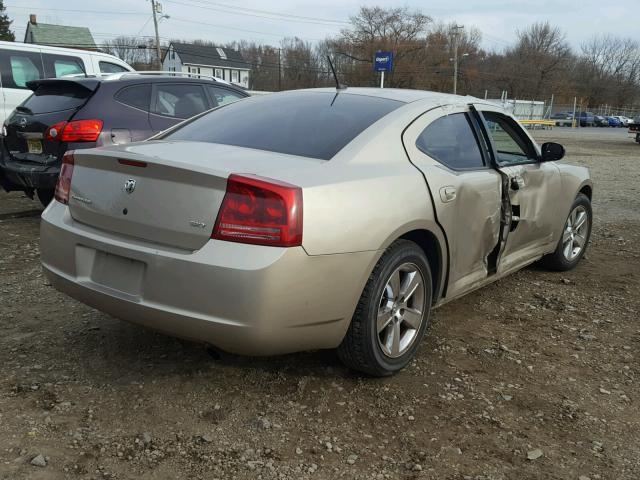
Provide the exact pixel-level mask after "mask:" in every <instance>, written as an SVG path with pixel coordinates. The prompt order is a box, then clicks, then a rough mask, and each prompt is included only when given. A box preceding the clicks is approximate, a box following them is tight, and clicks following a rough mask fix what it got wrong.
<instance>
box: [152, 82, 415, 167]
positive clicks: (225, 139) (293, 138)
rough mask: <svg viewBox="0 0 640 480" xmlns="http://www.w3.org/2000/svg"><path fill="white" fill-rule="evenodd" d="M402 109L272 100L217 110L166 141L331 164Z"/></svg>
mask: <svg viewBox="0 0 640 480" xmlns="http://www.w3.org/2000/svg"><path fill="white" fill-rule="evenodd" d="M402 105H403V102H398V101H395V100H389V99H385V98H378V97H368V96H363V95H350V94H348V93H339V94H338V95H336V94H335V93H325V92H289V93H286V94H269V95H264V96H260V97H252V98H249V99H246V100H241V101H239V102H235V103H232V104H229V105H226V106H224V107H222V108H218V109H215V110H213V111H211V112H210V113H207V114H206V115H203V116H202V117H199V118H197V119H195V120H194V121H192V122H188V123H187V124H185V125H184V126H183V127H181V128H179V129H178V130H174V131H173V132H171V133H168V134H167V135H165V136H164V137H162V138H164V139H166V140H190V141H196V142H209V143H222V144H225V145H235V146H239V147H246V148H255V149H258V150H267V151H270V152H278V153H286V154H290V155H300V156H303V157H312V158H320V159H323V160H329V159H330V158H331V157H333V156H334V155H335V154H336V153H338V152H339V151H340V150H341V149H342V148H343V147H344V146H345V145H347V144H348V143H349V142H350V141H351V140H353V139H354V138H355V137H356V136H357V135H358V134H360V133H361V132H362V131H363V130H365V129H366V128H367V127H369V126H370V125H371V124H373V123H374V122H376V121H377V120H379V119H380V118H382V117H383V116H385V115H386V114H388V113H389V112H391V111H393V110H395V109H396V108H398V107H400V106H402Z"/></svg>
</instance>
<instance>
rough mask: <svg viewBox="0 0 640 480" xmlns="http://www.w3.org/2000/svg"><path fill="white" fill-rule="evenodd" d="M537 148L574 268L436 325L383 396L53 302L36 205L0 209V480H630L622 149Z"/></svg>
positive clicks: (632, 422)
mask: <svg viewBox="0 0 640 480" xmlns="http://www.w3.org/2000/svg"><path fill="white" fill-rule="evenodd" d="M535 136H536V137H538V138H539V139H540V140H541V141H544V140H557V141H560V142H562V143H564V144H565V146H566V147H567V151H568V158H567V161H569V162H572V163H578V164H581V165H587V166H589V167H591V169H592V174H593V177H594V181H595V198H594V208H595V227H594V232H593V237H592V244H591V246H590V250H589V251H588V254H587V257H586V259H585V260H584V261H583V262H581V264H580V266H579V267H578V268H577V269H575V270H574V271H572V272H568V273H563V274H558V273H548V272H545V271H542V270H540V269H538V268H536V267H531V268H528V269H525V270H524V271H521V272H519V273H517V274H515V275H513V276H511V277H510V278H508V279H504V280H502V281H500V282H498V283H496V284H493V285H491V286H489V287H486V288H484V289H482V290H480V291H477V292H475V293H473V294H471V295H469V296H467V297H465V298H463V299H461V300H459V301H456V302H453V303H451V304H448V305H446V306H444V307H442V308H441V309H438V310H437V311H436V312H435V314H434V316H433V323H432V325H431V326H430V329H429V331H428V335H427V337H426V338H425V340H424V341H423V345H422V348H421V349H420V351H419V354H418V356H417V358H416V360H415V361H414V362H413V363H412V364H411V365H410V366H409V367H408V368H407V369H406V370H405V371H403V372H401V373H400V374H398V375H396V376H394V377H392V378H386V379H381V380H380V379H369V378H363V377H359V376H356V375H354V374H352V373H350V372H349V371H347V370H346V369H345V368H343V367H342V366H341V365H340V364H339V363H338V361H337V359H336V358H335V355H334V354H333V353H332V352H311V353H302V354H295V355H288V356H283V357H277V358H267V359H253V358H238V357H225V358H223V359H214V358H212V357H211V356H210V355H208V354H207V352H206V351H205V350H204V349H203V348H202V347H201V346H199V345H195V344H191V343H186V342H182V341H180V340H176V339H174V338H170V337H167V336H163V335H161V334H157V333H154V332H151V331H148V330H145V329H143V328H141V327H137V326H135V325H130V324H127V323H125V322H122V321H118V320H115V319H113V318H110V317H108V316H106V315H104V314H102V313H100V312H97V311H94V310H92V309H90V308H88V307H86V306H84V305H82V304H80V303H78V302H76V301H74V300H71V299H69V298H67V297H65V296H64V295H62V294H60V293H58V292H56V291H55V290H53V288H51V286H50V285H48V283H47V282H46V280H45V279H44V277H43V276H42V273H41V270H40V264H39V260H38V223H39V211H40V209H39V208H38V205H37V203H36V202H34V201H31V200H29V199H27V198H25V197H24V196H22V195H18V194H15V193H14V194H0V296H1V307H2V308H1V311H0V329H1V331H2V335H1V336H0V365H1V366H2V368H1V369H0V478H2V479H12V480H13V479H22V478H33V479H59V478H60V479H61V478H70V479H90V478H93V479H134V478H135V479H138V480H144V479H159V480H163V479H176V478H189V479H216V478H218V479H255V478H261V479H285V478H291V479H305V478H310V479H327V478H331V479H335V478H346V479H372V478H373V479H377V478H379V479H392V478H403V479H405V478H406V479H413V478H416V479H460V480H463V479H473V480H480V479H484V480H490V479H496V480H497V479H518V480H521V479H529V478H538V479H539V478H545V479H563V480H566V479H575V480H586V479H592V480H593V479H616V480H618V479H637V478H640V428H639V427H640V419H639V417H638V412H639V411H640V386H639V385H638V381H637V380H638V349H639V348H640V326H639V325H638V312H639V311H640V276H639V273H638V272H639V268H638V267H640V260H639V253H640V248H639V243H638V240H639V238H638V237H639V234H640V213H639V212H640V195H639V191H638V178H640V146H638V145H637V144H635V143H633V141H632V140H629V139H627V138H626V132H625V131H624V130H622V129H619V130H614V129H583V130H581V131H579V132H575V131H571V130H569V129H559V128H556V129H554V130H552V131H541V132H536V133H535Z"/></svg>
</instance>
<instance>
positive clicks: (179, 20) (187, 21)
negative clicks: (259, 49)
mask: <svg viewBox="0 0 640 480" xmlns="http://www.w3.org/2000/svg"><path fill="white" fill-rule="evenodd" d="M171 20H177V21H178V22H186V23H193V24H196V25H205V26H207V27H216V28H224V29H227V30H236V31H239V32H248V33H256V34H258V35H268V36H271V37H278V38H287V35H280V34H277V33H268V32H260V31H257V30H248V29H246V28H239V27H230V26H228V25H219V24H214V23H207V22H198V21H197V20H189V19H187V18H179V17H174V16H172V17H171ZM297 38H300V39H303V40H312V41H314V42H321V41H322V39H320V38H309V37H300V36H298V37H297Z"/></svg>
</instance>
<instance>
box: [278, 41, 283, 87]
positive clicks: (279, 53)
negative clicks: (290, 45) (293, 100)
mask: <svg viewBox="0 0 640 480" xmlns="http://www.w3.org/2000/svg"><path fill="white" fill-rule="evenodd" d="M278 91H279V92H280V91H282V48H279V49H278Z"/></svg>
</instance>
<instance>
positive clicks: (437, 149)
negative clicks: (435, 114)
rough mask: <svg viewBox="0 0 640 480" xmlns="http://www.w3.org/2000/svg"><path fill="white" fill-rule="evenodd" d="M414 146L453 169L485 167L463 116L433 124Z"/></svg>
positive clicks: (468, 123) (476, 143)
mask: <svg viewBox="0 0 640 480" xmlns="http://www.w3.org/2000/svg"><path fill="white" fill-rule="evenodd" d="M416 147H418V149H420V150H421V151H422V152H424V153H426V154H427V155H429V156H430V157H431V158H433V159H434V160H437V161H438V162H440V163H442V164H444V165H446V166H447V167H449V168H452V169H454V170H460V169H469V168H482V167H484V160H483V158H482V153H481V151H480V147H479V146H478V140H477V139H476V135H475V133H474V131H473V128H472V127H471V123H470V121H469V118H468V117H467V115H466V114H464V113H454V114H452V115H447V116H445V117H440V118H438V119H437V120H435V121H433V122H432V123H431V124H429V125H428V126H427V127H426V128H425V129H424V130H423V131H422V133H421V134H420V136H419V137H418V139H417V140H416Z"/></svg>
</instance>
